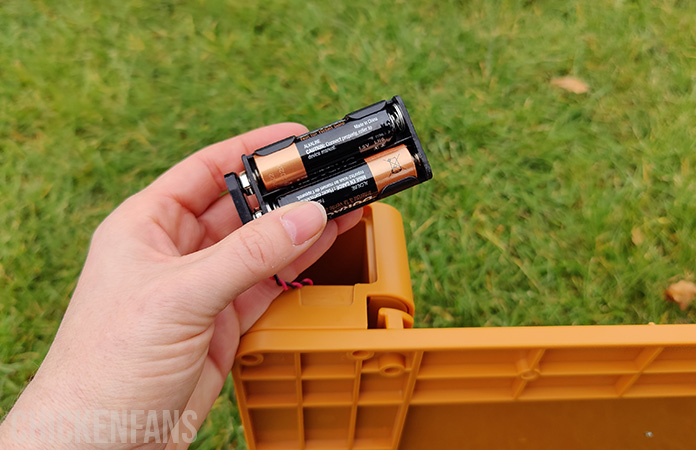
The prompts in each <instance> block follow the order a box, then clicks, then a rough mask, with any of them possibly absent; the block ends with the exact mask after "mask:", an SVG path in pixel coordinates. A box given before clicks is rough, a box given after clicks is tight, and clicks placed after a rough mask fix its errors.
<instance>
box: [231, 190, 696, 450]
mask: <svg viewBox="0 0 696 450" xmlns="http://www.w3.org/2000/svg"><path fill="white" fill-rule="evenodd" d="M306 275H307V276H310V277H312V278H313V279H314V280H315V282H316V283H317V285H315V286H309V287H304V288H302V289H300V290H295V291H288V292H287V293H285V294H283V295H281V296H280V297H279V298H278V299H277V300H275V302H274V303H273V304H272V305H271V307H270V308H269V310H268V311H267V313H266V314H265V315H264V316H263V317H262V318H261V319H260V320H259V321H258V322H257V323H256V324H255V325H254V327H253V328H252V329H251V330H250V331H249V332H248V333H247V334H246V335H245V336H244V337H243V338H242V341H241V343H240V346H239V351H238V353H237V357H236V362H235V366H234V369H233V377H234V383H235V390H236V393H237V400H238V404H239V410H240V414H241V416H242V422H243V425H244V432H245V435H246V439H247V444H248V446H249V448H250V449H257V450H275V449H278V450H280V449H371V450H387V449H414V450H416V449H417V450H423V449H431V448H432V449H434V448H441V449H459V448H475V449H478V448H495V449H503V448H504V449H507V448H510V449H513V448H514V449H540V448H544V449H560V448H563V449H587V448H592V449H604V448H606V449H615V448H646V449H647V448H650V449H653V448H655V449H656V448H660V449H663V448H675V449H677V448H690V447H691V446H692V445H696V444H694V443H695V442H696V427H694V420H695V419H696V326H694V325H635V326H634V325H631V326H578V327H572V326H567V327H511V328H442V329H412V328H411V327H412V325H413V313H414V303H413V297H412V293H411V286H410V276H409V271H408V259H407V254H406V244H405V240H404V232H403V226H402V224H401V216H400V215H399V213H398V212H397V211H396V210H395V209H393V208H391V207H389V206H386V205H383V204H379V203H376V204H373V205H370V206H368V207H366V209H365V216H364V218H363V220H362V222H361V223H360V225H359V226H357V227H356V228H355V229H353V230H351V231H350V232H348V233H346V234H345V235H343V236H341V237H340V238H339V240H338V241H337V243H336V244H335V245H334V246H333V247H332V249H331V250H330V251H329V252H328V253H327V254H326V255H325V256H324V257H323V258H322V259H321V260H320V261H318V262H317V263H316V264H315V265H314V266H313V267H311V268H310V269H309V270H308V271H307V273H306Z"/></svg>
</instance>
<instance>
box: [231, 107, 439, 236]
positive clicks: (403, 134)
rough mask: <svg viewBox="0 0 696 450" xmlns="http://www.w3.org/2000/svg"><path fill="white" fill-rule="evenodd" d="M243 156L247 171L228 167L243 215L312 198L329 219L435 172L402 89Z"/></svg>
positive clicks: (244, 219) (247, 218) (253, 215)
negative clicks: (253, 201)
mask: <svg viewBox="0 0 696 450" xmlns="http://www.w3.org/2000/svg"><path fill="white" fill-rule="evenodd" d="M242 162H243V164H244V168H245V171H244V172H242V173H240V174H239V175H237V174H236V173H229V174H227V175H225V182H226V184H227V187H228V190H229V192H230V195H231V196H232V198H233V200H234V204H235V207H236V208H237V211H238V213H239V216H240V219H241V220H242V223H246V222H248V221H250V220H253V219H254V218H256V217H260V216H261V215H262V214H265V213H267V212H270V211H272V210H273V209H276V208H279V207H281V206H284V205H286V204H289V203H293V202H297V201H309V200H313V201H317V202H319V203H321V204H322V205H323V206H324V208H325V209H326V211H327V216H328V218H329V219H331V218H334V217H337V216H340V215H341V214H344V213H347V212H349V211H352V210H353V209H357V208H359V207H361V206H363V205H366V204H368V203H371V202H373V201H376V200H379V199H380V198H384V197H386V196H388V195H392V194H394V193H396V192H399V191H401V190H403V189H406V188H408V187H411V186H413V185H416V184H419V183H422V182H424V181H427V180H429V179H430V178H432V171H431V169H430V164H429V163H428V160H427V158H426V156H425V153H424V151H423V148H422V146H421V143H420V140H419V139H418V136H417V135H416V132H415V129H414V128H413V123H412V122H411V119H410V117H409V115H408V112H407V111H406V107H405V105H404V103H403V101H402V100H401V98H400V97H399V96H395V97H394V98H392V99H390V100H383V101H381V102H378V103H375V104H373V105H370V106H367V107H365V108H362V109H359V110H357V111H354V112H352V113H350V114H347V115H346V116H345V117H344V118H343V119H341V120H339V121H337V122H334V123H332V124H329V125H326V126H324V127H321V128H319V129H317V130H314V131H310V132H308V133H305V134H303V135H301V136H290V137H288V138H286V139H282V140H280V141H278V142H275V143H273V144H270V145H268V146H266V147H263V148H261V149H259V150H256V151H255V152H254V153H252V154H251V155H244V156H242ZM249 196H254V197H255V198H256V201H257V202H258V207H257V208H254V209H252V207H251V206H250V203H249V201H248V197H249Z"/></svg>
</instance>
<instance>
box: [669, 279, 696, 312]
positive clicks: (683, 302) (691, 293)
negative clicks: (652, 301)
mask: <svg viewBox="0 0 696 450" xmlns="http://www.w3.org/2000/svg"><path fill="white" fill-rule="evenodd" d="M694 297H696V284H694V283H692V282H691V281H686V280H681V281H679V282H678V283H674V284H673V285H671V286H670V287H668V288H667V290H666V291H665V300H667V301H670V302H674V303H677V304H679V308H681V310H682V311H684V310H685V309H686V308H687V307H688V306H689V305H690V304H691V302H693V301H694Z"/></svg>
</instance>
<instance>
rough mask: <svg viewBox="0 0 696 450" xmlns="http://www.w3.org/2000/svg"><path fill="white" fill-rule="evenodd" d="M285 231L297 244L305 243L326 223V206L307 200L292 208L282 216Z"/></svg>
mask: <svg viewBox="0 0 696 450" xmlns="http://www.w3.org/2000/svg"><path fill="white" fill-rule="evenodd" d="M280 221H281V222H282V223H283V227H284V228H285V231H286V232H287V233H288V236H290V239H291V240H292V243H293V244H295V245H300V244H304V243H305V242H307V241H308V240H309V239H311V238H312V237H314V236H315V235H316V234H318V233H319V232H320V231H321V230H322V229H323V228H324V225H325V224H326V212H325V211H324V207H323V206H321V205H320V204H319V203H316V202H306V203H302V204H300V205H299V206H296V207H294V208H292V209H291V210H290V211H288V212H286V213H285V214H283V216H282V217H281V218H280Z"/></svg>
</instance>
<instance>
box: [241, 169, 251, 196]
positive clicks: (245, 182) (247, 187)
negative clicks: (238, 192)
mask: <svg viewBox="0 0 696 450" xmlns="http://www.w3.org/2000/svg"><path fill="white" fill-rule="evenodd" d="M239 185H240V186H241V187H242V189H243V190H244V193H245V194H246V195H254V191H253V190H252V189H251V183H249V177H248V176H247V174H246V172H241V173H240V174H239Z"/></svg>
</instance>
